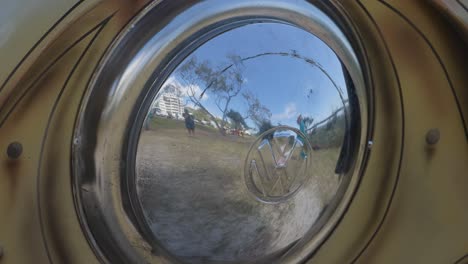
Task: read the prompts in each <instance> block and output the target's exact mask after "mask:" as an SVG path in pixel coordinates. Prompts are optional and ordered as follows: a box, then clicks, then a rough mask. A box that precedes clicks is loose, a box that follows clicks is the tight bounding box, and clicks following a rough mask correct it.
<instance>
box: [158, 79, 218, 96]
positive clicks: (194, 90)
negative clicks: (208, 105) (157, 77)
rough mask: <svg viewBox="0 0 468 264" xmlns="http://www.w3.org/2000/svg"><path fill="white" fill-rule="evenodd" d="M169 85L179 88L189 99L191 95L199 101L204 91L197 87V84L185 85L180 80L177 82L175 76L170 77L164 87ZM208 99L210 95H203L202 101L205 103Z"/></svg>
mask: <svg viewBox="0 0 468 264" xmlns="http://www.w3.org/2000/svg"><path fill="white" fill-rule="evenodd" d="M168 84H172V85H174V86H175V87H177V88H178V89H179V90H180V91H181V93H182V96H184V97H187V96H189V95H195V96H196V98H197V99H198V97H199V96H200V94H201V93H202V89H201V88H200V86H199V85H196V84H189V85H184V84H182V83H181V82H180V81H179V80H177V79H176V78H175V77H174V76H170V77H169V78H168V79H167V80H166V82H165V83H164V86H165V85H168ZM208 98H209V96H208V94H207V93H205V94H203V97H202V99H201V101H205V100H206V99H208Z"/></svg>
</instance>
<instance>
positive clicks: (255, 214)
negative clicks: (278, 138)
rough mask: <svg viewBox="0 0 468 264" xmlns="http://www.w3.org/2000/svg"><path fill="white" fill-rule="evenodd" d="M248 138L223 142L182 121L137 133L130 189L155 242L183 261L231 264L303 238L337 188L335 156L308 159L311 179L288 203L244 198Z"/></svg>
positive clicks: (160, 122)
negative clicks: (133, 187)
mask: <svg viewBox="0 0 468 264" xmlns="http://www.w3.org/2000/svg"><path fill="white" fill-rule="evenodd" d="M254 140H255V137H244V138H242V137H237V136H232V135H228V136H223V135H221V134H220V133H219V132H218V131H217V130H216V129H214V128H210V127H204V126H200V125H197V126H196V132H195V136H188V134H187V131H186V130H185V127H184V122H183V121H178V120H170V119H159V118H158V119H155V120H153V121H152V122H151V123H150V124H149V130H146V131H144V132H143V133H142V135H141V137H140V142H139V148H138V154H137V168H138V171H137V186H138V187H137V189H138V193H139V196H140V200H141V203H142V206H143V208H144V210H145V212H146V217H147V220H148V222H149V224H150V226H151V228H152V230H153V232H154V234H155V235H156V236H157V238H158V240H159V241H161V243H162V244H163V245H164V246H165V247H166V248H167V249H168V250H169V251H170V252H172V253H173V254H175V255H177V256H179V257H180V258H182V259H186V260H187V259H195V258H196V259H198V260H199V262H200V263H205V262H207V260H208V258H209V259H211V260H216V261H220V262H223V261H227V262H228V261H234V260H242V259H249V258H255V257H258V256H262V255H265V254H269V253H272V252H275V251H277V250H280V249H283V248H285V247H287V246H288V245H289V244H291V243H293V242H294V241H296V240H298V239H300V238H301V236H302V235H303V234H304V233H305V232H306V231H307V230H309V229H310V228H311V227H312V225H313V224H314V222H315V220H316V219H317V217H318V216H319V214H320V213H321V210H322V209H323V208H324V206H325V204H326V203H327V202H328V201H329V200H330V198H331V197H333V194H334V193H335V192H336V189H337V187H338V185H339V180H338V176H337V175H335V174H334V173H333V171H334V168H335V165H336V160H337V159H338V154H339V152H338V150H337V149H328V150H319V151H314V152H313V153H312V154H311V157H312V165H311V171H312V177H311V179H310V180H309V181H308V182H307V183H306V186H304V188H303V189H302V190H301V191H300V192H299V193H298V194H297V195H296V196H294V197H293V198H291V199H290V200H288V201H287V202H283V203H279V204H265V203H262V202H259V201H257V200H256V199H254V197H253V196H252V195H250V194H249V193H248V190H247V188H246V186H245V183H244V179H243V168H244V163H245V158H246V155H247V151H248V148H249V146H250V145H251V144H252V142H253V141H254Z"/></svg>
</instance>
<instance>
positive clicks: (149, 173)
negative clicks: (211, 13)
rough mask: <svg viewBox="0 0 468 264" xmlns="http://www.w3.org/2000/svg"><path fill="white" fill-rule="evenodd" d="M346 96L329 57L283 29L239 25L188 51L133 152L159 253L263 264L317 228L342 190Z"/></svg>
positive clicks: (322, 47)
mask: <svg viewBox="0 0 468 264" xmlns="http://www.w3.org/2000/svg"><path fill="white" fill-rule="evenodd" d="M351 86H352V84H351V82H350V81H349V77H348V74H347V72H346V70H345V69H344V67H343V65H342V64H341V62H340V60H339V58H338V57H337V56H336V55H335V53H334V52H333V51H332V50H331V49H330V48H329V47H328V46H327V45H326V44H325V43H324V42H322V41H321V40H320V39H318V38H317V37H315V36H314V35H312V34H310V33H308V32H306V31H304V30H302V29H299V28H297V27H294V26H291V25H286V24H281V23H256V24H250V25H245V26H242V27H238V28H236V29H233V30H230V31H227V32H225V33H222V34H220V35H218V36H216V37H214V38H213V39H211V40H209V41H207V42H206V43H204V44H203V45H201V46H200V47H198V48H197V49H196V50H195V51H193V52H192V53H191V54H190V55H189V56H188V57H187V58H185V60H183V61H182V63H180V65H178V67H177V68H176V69H175V70H174V72H173V73H172V74H171V75H170V76H169V78H168V79H167V80H166V82H165V83H164V84H163V85H162V86H161V87H160V89H159V92H158V93H157V94H156V96H155V98H154V100H153V103H152V104H151V106H150V109H149V111H148V114H147V117H146V119H145V121H144V124H143V129H142V131H141V135H140V139H139V142H138V150H137V157H136V191H137V195H138V198H139V202H140V205H141V208H142V211H143V214H144V216H145V218H146V219H145V220H146V223H147V224H148V226H149V227H150V229H151V230H152V232H153V234H154V237H156V238H157V240H158V243H160V244H161V246H162V247H164V248H166V249H167V250H168V252H170V253H171V254H172V255H174V256H176V257H177V258H179V259H180V260H182V261H184V262H190V263H209V262H242V261H252V260H255V262H261V261H267V260H266V259H268V257H271V256H275V254H281V253H282V252H284V251H286V250H287V249H289V248H290V247H291V246H293V245H294V244H295V243H297V242H298V241H299V240H300V239H301V238H303V237H304V236H305V234H307V233H308V232H309V231H310V230H312V229H314V230H315V229H317V228H316V226H315V225H316V224H317V223H318V219H319V216H321V215H327V214H324V211H325V210H333V209H334V206H331V204H332V202H333V201H334V200H336V199H338V198H339V197H340V195H341V194H342V193H343V192H344V189H345V187H346V186H344V187H343V186H341V185H342V184H347V183H348V181H347V180H346V177H343V175H345V173H344V169H343V168H345V167H346V166H344V165H343V164H344V163H345V162H346V155H345V154H346V153H347V151H346V148H347V146H349V144H348V143H347V141H348V140H349V136H348V131H349V128H350V124H351V120H350V118H351V115H350V113H351V110H352V109H350V104H349V101H348V90H349V89H351V88H350V87H351ZM155 89H158V87H155ZM338 190H343V191H338Z"/></svg>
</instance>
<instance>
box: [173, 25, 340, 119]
mask: <svg viewBox="0 0 468 264" xmlns="http://www.w3.org/2000/svg"><path fill="white" fill-rule="evenodd" d="M292 50H295V51H297V53H298V54H300V55H301V56H304V57H308V58H311V59H313V60H314V61H316V62H318V63H319V64H320V65H321V66H322V67H323V68H324V69H325V70H326V71H327V72H328V73H329V74H330V75H331V76H332V78H333V79H334V81H335V83H336V84H337V85H338V86H339V87H341V89H342V90H343V91H344V97H345V99H346V98H347V94H346V87H345V81H344V78H343V73H342V66H341V63H340V61H339V59H338V58H337V56H336V55H335V53H334V52H333V51H332V50H331V49H330V48H329V47H328V46H327V45H326V44H325V43H324V42H322V41H321V40H320V39H318V38H317V37H315V36H314V35H312V34H310V33H308V32H306V31H304V30H302V29H299V28H296V27H294V26H290V25H285V24H279V23H257V24H251V25H247V26H243V27H240V28H236V29H233V30H231V31H228V32H225V33H223V34H221V35H218V36H217V37H215V38H213V39H211V40H209V41H208V42H206V43H205V44H203V45H202V46H201V47H199V48H198V49H196V50H195V51H194V52H193V53H192V54H191V55H190V56H196V57H197V59H198V60H199V61H202V60H208V61H209V62H210V64H211V65H213V66H217V67H219V68H223V67H225V66H226V65H228V64H229V61H228V59H227V57H226V56H227V55H229V54H236V55H239V56H240V57H247V56H252V55H256V54H259V53H263V52H291V51H292ZM190 56H189V57H190ZM189 57H188V58H189ZM188 58H187V59H188ZM182 64H183V63H182ZM243 67H244V68H243V69H244V71H243V72H244V78H245V79H246V83H245V84H244V86H243V88H242V90H243V91H251V92H253V93H254V94H255V95H256V96H257V97H258V98H259V99H260V101H261V102H262V104H263V105H265V106H266V107H267V108H269V109H270V111H271V112H272V123H273V124H277V123H279V122H280V123H281V124H284V125H290V126H297V125H296V118H297V116H298V115H299V114H302V115H306V116H311V117H313V118H314V119H315V120H316V121H320V120H322V119H324V118H326V117H327V116H328V115H330V113H331V112H332V111H333V110H336V109H337V108H339V107H341V106H342V103H341V99H340V97H339V94H338V92H337V91H336V89H335V88H334V86H333V84H332V83H331V82H330V80H329V79H328V78H327V77H326V75H325V74H323V73H322V72H321V71H320V70H319V69H318V68H317V67H314V66H312V65H310V64H308V63H306V62H305V61H303V60H301V59H297V58H291V57H284V56H263V57H260V58H256V59H252V60H249V61H245V62H244V63H243ZM178 79H179V78H178V77H177V76H176V75H175V74H173V76H171V77H170V78H169V79H168V82H170V81H174V80H178ZM199 88H201V89H203V88H204V87H199ZM310 89H312V91H313V93H312V94H309V91H310ZM308 95H310V96H308ZM214 98H215V95H213V94H210V93H208V96H207V98H205V100H203V104H204V106H205V107H206V108H207V109H208V110H209V111H211V112H212V113H213V114H215V115H217V116H221V112H220V111H219V110H218V108H217V107H216V106H215V104H214ZM229 108H232V109H234V110H236V111H239V112H240V113H241V114H243V115H244V113H245V112H246V110H247V104H246V103H245V101H244V99H243V98H242V96H237V97H236V98H234V99H233V101H232V103H231V104H230V106H229ZM247 123H248V124H249V125H251V124H252V122H251V121H250V120H247Z"/></svg>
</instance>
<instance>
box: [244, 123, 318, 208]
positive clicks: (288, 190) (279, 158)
mask: <svg viewBox="0 0 468 264" xmlns="http://www.w3.org/2000/svg"><path fill="white" fill-rule="evenodd" d="M310 154H311V147H310V144H309V141H308V139H307V137H306V136H305V135H304V134H303V133H301V132H300V131H299V130H298V129H296V128H292V127H288V126H278V127H275V128H272V129H270V130H268V131H266V132H264V133H263V134H261V135H260V136H259V137H258V138H257V139H256V140H255V141H254V142H253V144H252V145H251V147H250V149H249V152H248V154H247V158H246V161H245V166H244V178H245V182H246V184H247V189H248V190H249V191H250V192H251V193H252V194H253V195H254V196H255V197H256V198H257V199H258V200H260V201H262V202H266V203H278V202H283V201H286V200H288V199H289V198H291V197H292V196H294V195H295V194H296V193H297V192H298V191H299V189H300V188H301V187H302V186H303V185H304V183H305V182H306V180H307V179H308V178H309V174H310V173H309V170H308V167H309V160H310Z"/></svg>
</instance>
